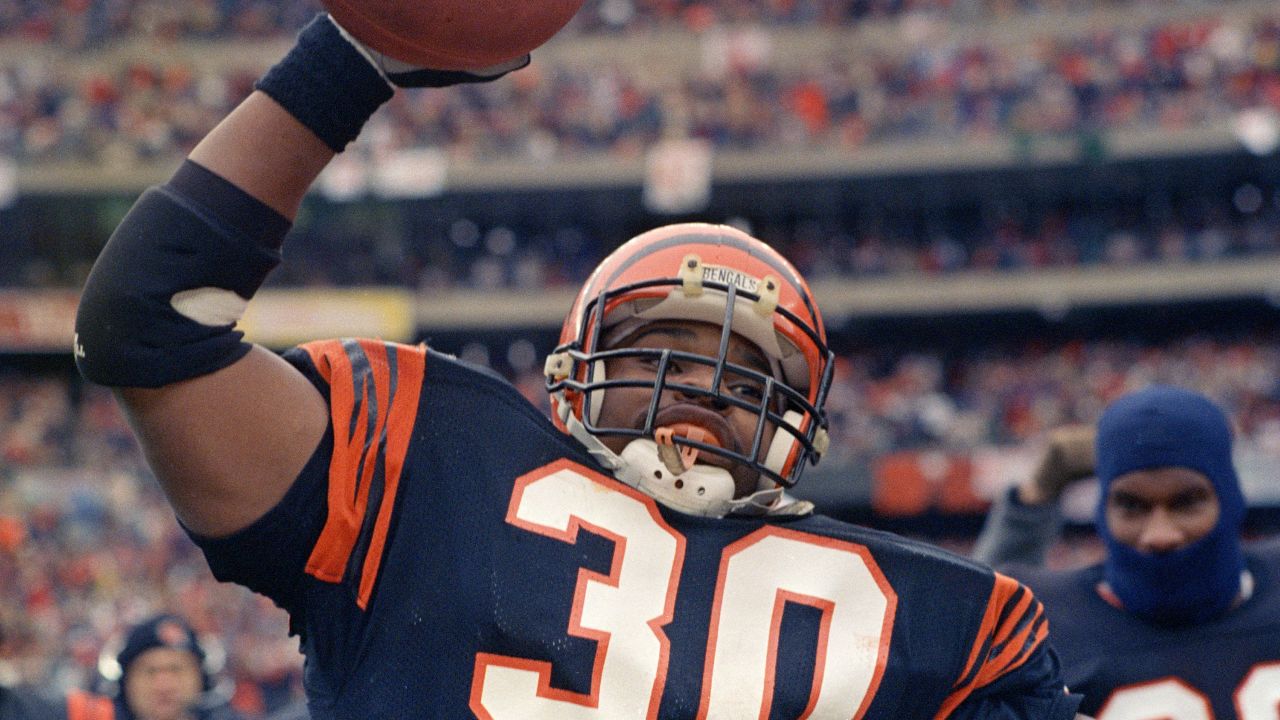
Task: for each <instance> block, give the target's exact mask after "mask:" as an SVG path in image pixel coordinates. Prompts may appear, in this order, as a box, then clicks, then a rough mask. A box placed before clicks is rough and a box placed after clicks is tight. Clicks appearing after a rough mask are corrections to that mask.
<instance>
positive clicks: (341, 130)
mask: <svg viewBox="0 0 1280 720" xmlns="http://www.w3.org/2000/svg"><path fill="white" fill-rule="evenodd" d="M254 88H255V89H257V90H261V91H262V92H264V93H266V94H267V95H269V96H271V98H272V99H273V100H275V101H276V102H278V103H280V105H281V106H283V107H284V109H286V110H288V111H289V113H290V114H292V115H293V116H294V117H295V118H297V119H298V121H299V122H301V123H302V124H303V125H306V126H307V128H309V129H310V130H311V132H313V133H315V134H316V137H318V138H320V139H321V140H322V141H324V144H325V145H328V146H329V148H330V149H332V150H333V151H334V152H342V151H343V150H344V149H345V148H346V147H347V144H348V143H350V142H351V141H352V140H355V139H356V136H357V135H359V134H360V129H361V128H363V127H364V124H365V121H367V120H368V119H369V117H370V116H371V115H373V113H374V111H376V110H377V109H378V108H379V107H380V106H381V105H382V104H383V103H384V102H386V101H388V100H390V99H391V96H392V94H393V92H394V91H393V90H392V88H391V86H390V85H389V84H387V81H386V80H385V79H384V78H383V77H382V74H381V73H379V72H378V70H377V69H376V68H374V67H373V65H372V64H370V63H369V61H368V60H367V59H366V58H365V57H364V55H362V54H361V53H360V51H359V50H356V49H355V47H353V46H352V45H351V43H349V42H347V40H346V39H345V38H343V37H342V34H341V33H340V32H338V28H337V27H336V26H335V25H334V24H333V23H332V22H330V20H329V16H328V15H327V14H324V13H321V14H320V15H318V16H316V18H315V19H314V20H312V21H311V22H310V23H308V24H307V26H306V27H305V28H303V29H302V32H300V33H298V41H297V43H296V44H295V45H294V46H293V49H292V50H290V51H289V53H288V54H287V55H285V57H284V59H282V60H281V61H280V62H278V63H276V64H275V65H274V66H273V67H272V68H271V69H270V70H268V71H267V74H266V75H263V76H262V78H261V79H259V80H258V82H256V83H255V84H254Z"/></svg>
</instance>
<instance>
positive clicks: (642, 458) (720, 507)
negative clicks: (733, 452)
mask: <svg viewBox="0 0 1280 720" xmlns="http://www.w3.org/2000/svg"><path fill="white" fill-rule="evenodd" d="M622 459H623V461H624V462H623V465H622V468H621V469H620V471H619V473H620V477H619V479H620V480H622V481H623V482H625V483H626V484H628V485H630V486H632V487H634V488H638V489H639V490H641V491H643V492H644V493H646V494H648V495H651V496H652V497H653V498H654V499H655V500H657V501H658V502H660V503H662V504H663V505H666V506H667V507H669V508H671V509H673V510H679V511H680V512H683V513H688V514H690V515H701V516H704V517H724V516H725V515H727V514H729V512H730V511H732V510H733V509H734V508H735V506H736V505H737V503H735V502H734V499H733V495H734V491H735V485H734V482H733V476H732V475H730V474H729V471H728V470H725V469H724V468H718V467H712V466H710V465H694V466H692V467H690V468H689V469H688V470H685V471H684V472H682V473H679V474H676V473H673V472H671V470H670V468H668V467H667V464H666V463H665V462H663V460H662V457H661V455H660V454H659V451H658V444H657V443H656V442H654V441H653V440H650V439H648V438H639V439H636V440H632V441H631V443H630V444H628V445H627V447H626V448H624V449H623V451H622Z"/></svg>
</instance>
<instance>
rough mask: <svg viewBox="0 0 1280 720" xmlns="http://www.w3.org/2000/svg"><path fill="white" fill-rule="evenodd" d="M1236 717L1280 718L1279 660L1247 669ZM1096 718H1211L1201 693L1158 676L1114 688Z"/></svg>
mask: <svg viewBox="0 0 1280 720" xmlns="http://www.w3.org/2000/svg"><path fill="white" fill-rule="evenodd" d="M1235 706H1236V717H1237V718H1239V720H1280V661H1276V662H1265V663H1258V664H1257V665H1254V666H1253V667H1252V668H1250V669H1249V672H1248V673H1246V674H1245V677H1244V680H1243V681H1242V682H1241V683H1240V686H1239V687H1237V688H1236V691H1235ZM1097 720H1214V716H1213V708H1212V707H1211V706H1210V704H1209V698H1208V697H1206V696H1205V694H1204V693H1202V692H1200V691H1199V690H1197V689H1196V688H1194V687H1192V686H1191V685H1190V684H1188V683H1187V682H1186V681H1185V680H1182V679H1181V678H1176V677H1167V678H1160V679H1157V680H1151V681H1148V682H1144V683H1139V684H1136V685H1128V686H1125V687H1122V688H1117V689H1116V690H1114V691H1113V692H1112V693H1111V696H1110V697H1108V698H1107V701H1106V703H1104V704H1103V706H1102V709H1101V710H1099V711H1098V717H1097Z"/></svg>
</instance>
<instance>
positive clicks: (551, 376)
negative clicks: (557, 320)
mask: <svg viewBox="0 0 1280 720" xmlns="http://www.w3.org/2000/svg"><path fill="white" fill-rule="evenodd" d="M656 320H689V321H698V322H707V323H714V324H716V325H719V326H720V327H722V328H725V329H726V330H727V331H731V332H732V333H733V334H736V335H738V336H740V337H742V338H744V339H746V340H748V341H750V342H751V343H753V344H754V345H756V346H757V347H758V348H759V349H760V350H761V351H763V352H764V354H765V355H766V356H767V357H768V359H769V362H770V365H771V366H772V372H771V374H769V375H764V374H762V373H760V372H759V371H756V370H752V369H750V368H745V367H742V366H738V365H734V364H733V363H730V362H729V361H728V360H727V358H726V355H727V349H728V346H729V332H725V333H724V335H723V337H722V341H721V344H720V352H719V356H718V357H707V356H700V355H694V356H690V355H689V354H688V353H680V352H676V351H672V350H669V349H637V348H628V349H625V350H610V349H609V348H608V347H606V343H605V342H604V338H606V337H611V338H617V337H619V336H621V335H625V334H629V333H630V332H631V330H630V329H629V328H633V327H634V328H638V327H639V326H640V325H643V324H645V323H648V322H652V321H656ZM643 353H650V354H654V355H655V356H657V358H656V359H657V360H658V361H659V363H658V367H659V370H658V372H657V373H656V377H655V378H654V381H653V385H654V392H655V393H660V392H661V391H663V390H664V389H677V390H681V391H684V392H701V393H703V394H706V395H711V396H714V399H715V400H716V401H717V402H720V403H724V404H727V405H734V406H737V407H741V408H744V409H749V410H752V411H754V412H756V413H757V414H758V416H759V422H758V425H757V432H756V435H755V437H756V440H755V442H754V446H753V447H752V448H751V449H750V450H749V451H747V452H743V453H734V452H732V451H729V450H725V449H722V448H719V447H717V446H714V445H703V444H699V443H697V442H696V441H692V440H689V439H687V438H684V439H681V442H682V443H683V444H688V445H690V446H693V447H696V448H697V449H698V450H700V451H705V452H711V453H714V454H718V455H721V456H727V457H729V458H731V459H733V460H735V461H737V462H741V463H745V464H747V465H750V466H753V467H755V468H756V469H758V470H759V471H760V473H761V478H762V481H763V480H764V479H765V478H767V479H768V480H770V481H772V482H773V483H776V484H778V485H782V486H786V487H789V486H791V485H793V484H794V483H795V482H796V480H797V479H798V478H799V475H800V472H801V470H802V468H803V466H804V464H805V462H804V461H805V460H806V459H807V460H809V462H817V458H818V456H819V455H821V453H822V452H823V451H824V450H825V449H826V447H825V446H826V441H827V434H826V416H825V414H824V412H823V405H824V403H825V401H826V396H827V391H828V389H829V387H830V384H831V376H832V360H833V355H832V353H831V351H830V349H829V348H828V347H827V340H826V330H825V328H824V327H823V323H822V316H821V314H820V313H819V311H818V307H817V304H816V303H815V302H814V299H813V296H812V294H811V293H810V291H809V287H808V285H807V284H806V283H805V281H804V278H802V277H801V276H800V274H799V272H797V271H796V269H795V268H794V267H792V265H791V263H789V262H787V260H786V259H785V258H783V257H782V255H780V254H779V253H778V252H777V251H775V250H773V249H772V248H770V247H769V246H768V245H766V244H765V243H763V242H761V241H760V240H757V239H756V238H753V237H751V236H750V235H748V234H746V233H744V232H742V231H740V230H737V229H735V228H732V227H728V226H724V225H709V224H702V223H684V224H677V225H668V226H665V227H661V228H658V229H655V230H651V231H649V232H646V233H643V234H641V235H639V236H637V237H635V238H632V239H631V240H630V241H628V242H627V243H625V244H623V245H622V246H621V247H619V248H618V249H617V250H616V251H614V252H613V253H612V254H610V255H609V256H608V257H607V258H605V259H604V261H603V262H601V263H600V265H599V266H598V267H597V268H596V270H595V272H594V273H592V275H591V277H590V278H589V279H588V280H587V282H586V284H585V285H583V287H582V290H581V292H579V293H578V296H577V299H576V300H575V301H574V304H573V308H572V309H571V310H570V312H569V315H568V317H567V318H566V319H565V323H564V327H563V329H562V331H561V334H560V344H559V346H558V347H557V348H556V350H555V352H553V353H552V355H551V356H550V357H549V358H548V361H547V366H546V376H547V390H548V392H549V393H550V394H551V400H552V407H553V409H554V410H555V419H556V422H557V423H558V424H559V426H560V428H561V429H563V430H566V431H569V432H573V431H574V429H575V428H579V429H580V430H582V431H585V432H586V433H588V434H589V435H591V436H594V437H600V436H605V435H623V436H634V437H652V436H653V433H654V431H655V429H656V428H654V427H653V420H654V418H653V416H654V414H655V412H656V410H657V408H656V405H655V407H654V408H652V409H651V410H650V416H649V418H648V421H647V422H646V423H645V427H644V428H640V429H636V428H606V427H599V426H597V425H596V420H597V418H598V417H599V407H600V402H601V397H602V393H603V392H604V391H606V390H607V389H608V388H609V387H612V386H618V385H619V384H620V381H611V380H609V379H608V378H606V377H605V376H604V375H605V373H604V366H605V365H604V360H606V359H608V358H610V357H614V356H620V355H622V354H629V355H637V354H643ZM664 355H665V356H666V358H667V359H666V360H663V358H662V356H664ZM672 359H676V360H680V361H682V362H697V363H703V364H707V365H710V366H712V367H714V368H715V370H716V372H717V374H718V375H721V374H723V373H725V372H730V373H735V374H740V375H747V376H755V379H756V380H758V381H759V382H760V384H761V386H762V387H764V388H765V392H764V393H763V398H762V399H761V400H760V401H759V402H754V403H753V402H751V401H749V400H744V399H742V398H739V397H734V396H731V395H729V394H722V393H721V392H720V390H719V389H718V388H713V389H707V388H688V387H683V386H674V385H672V384H671V383H669V382H668V381H667V378H666V376H665V372H664V370H663V369H664V368H665V366H666V363H667V362H670V360H672ZM627 384H628V385H629V386H633V385H634V381H629V382H628V383H627ZM713 385H715V383H713ZM770 424H771V425H773V426H774V427H775V428H776V430H775V433H774V437H773V438H768V437H765V432H764V429H765V428H766V427H767V426H768V425H770ZM574 434H575V435H576V434H578V433H574Z"/></svg>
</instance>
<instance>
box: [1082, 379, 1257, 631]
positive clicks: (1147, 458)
mask: <svg viewBox="0 0 1280 720" xmlns="http://www.w3.org/2000/svg"><path fill="white" fill-rule="evenodd" d="M1162 467H1182V468H1187V469H1190V470H1194V471H1196V472H1198V473H1200V474H1202V475H1204V476H1205V477H1206V478H1208V480H1209V482H1210V483H1212V485H1213V489H1214V492H1215V493H1216V494H1217V498H1218V505H1219V515H1218V521H1217V524H1216V525H1215V526H1214V527H1213V529H1212V530H1211V531H1210V532H1209V533H1208V534H1207V535H1205V536H1204V537H1201V538H1199V539H1198V540H1196V541H1194V542H1192V543H1191V544H1189V545H1187V546H1185V547H1182V548H1179V549H1177V550H1173V551H1170V552H1164V553H1147V552H1141V551H1139V550H1137V549H1135V548H1134V547H1132V546H1130V545H1128V544H1126V543H1123V542H1120V541H1119V540H1117V539H1116V538H1115V536H1114V535H1113V534H1112V532H1111V529H1110V528H1109V527H1108V525H1107V518H1106V509H1107V498H1108V494H1109V491H1110V488H1111V483H1112V481H1114V480H1115V479H1116V478H1118V477H1120V476H1122V475H1125V474H1126V473H1130V472H1134V471H1137V470H1150V469H1155V468H1162ZM1097 476H1098V479H1099V481H1100V482H1101V489H1102V493H1101V499H1100V500H1099V503H1098V515H1097V522H1098V531H1099V533H1100V534H1101V536H1102V539H1103V542H1104V543H1105V544H1106V547H1107V557H1106V561H1105V563H1104V578H1105V580H1106V582H1107V584H1108V585H1109V586H1110V588H1111V590H1112V592H1114V593H1115V596H1116V597H1117V598H1118V599H1119V600H1120V602H1121V603H1122V604H1123V605H1124V608H1125V609H1126V610H1128V611H1130V612H1132V613H1134V614H1135V615H1138V616H1139V617H1142V618H1143V619H1145V620H1148V621H1151V622H1155V623H1159V624H1166V625H1167V624H1182V623H1197V622H1203V621H1205V620H1207V619H1209V618H1212V617H1216V616H1218V615H1220V614H1222V613H1223V612H1225V611H1226V610H1228V609H1229V608H1230V607H1231V605H1232V603H1233V602H1234V601H1235V600H1236V598H1237V597H1238V596H1239V593H1240V579H1241V573H1242V571H1243V570H1244V556H1243V552H1242V548H1241V543H1240V527H1241V523H1242V522H1243V520H1244V512H1245V504H1244V496H1243V494H1242V493H1241V491H1240V483H1239V480H1238V479H1237V478H1236V472H1235V468H1234V466H1233V465H1232V462H1231V427H1230V425H1229V423H1228V421H1227V418H1226V416H1224V415H1223V413H1222V411H1221V410H1219V409H1218V408H1217V407H1216V406H1215V405H1214V404H1213V403H1211V402H1209V401H1208V400H1207V399H1205V398H1204V397H1202V396H1200V395H1197V394H1195V393H1192V392H1188V391H1186V390H1181V389H1178V388H1173V387H1168V386H1159V385H1157V386H1152V387H1149V388H1147V389H1145V390H1142V391H1139V392H1136V393H1133V394H1131V395H1127V396H1125V397H1123V398H1121V399H1119V400H1117V401H1116V402H1115V403H1113V404H1112V405H1111V406H1110V407H1108V408H1107V410H1106V412H1104V413H1103V415H1102V417H1101V419H1100V420H1099V421H1098V435H1097Z"/></svg>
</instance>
